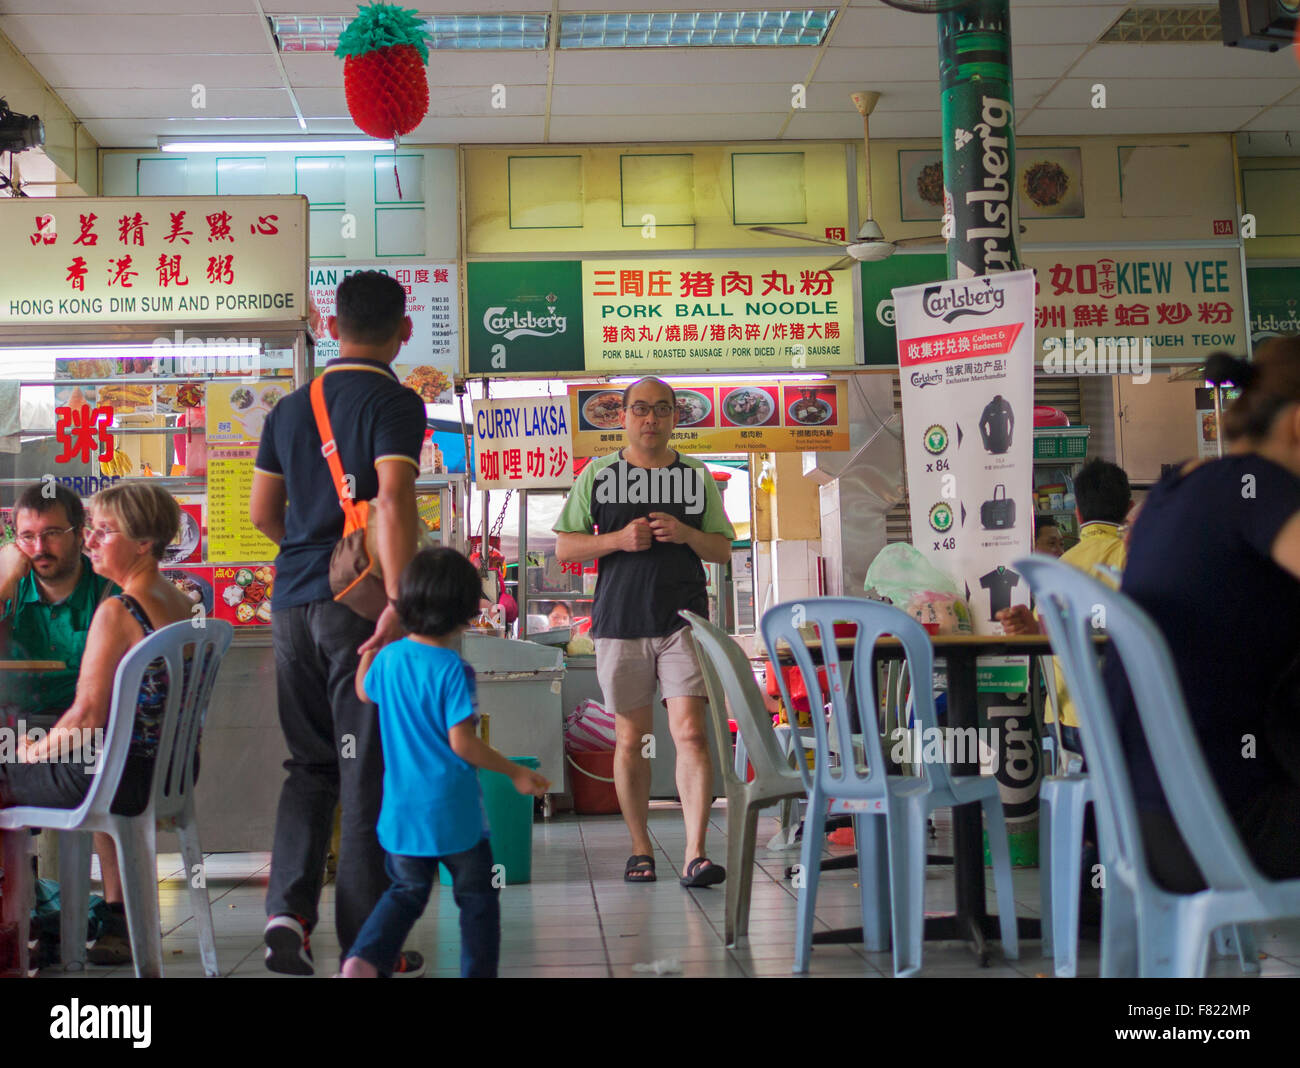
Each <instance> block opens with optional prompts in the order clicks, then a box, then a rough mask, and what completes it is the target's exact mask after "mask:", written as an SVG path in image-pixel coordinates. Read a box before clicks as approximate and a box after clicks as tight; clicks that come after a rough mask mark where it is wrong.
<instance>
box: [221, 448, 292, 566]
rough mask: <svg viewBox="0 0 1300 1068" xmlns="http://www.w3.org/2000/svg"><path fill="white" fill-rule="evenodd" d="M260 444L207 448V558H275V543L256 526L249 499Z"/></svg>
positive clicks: (251, 492)
mask: <svg viewBox="0 0 1300 1068" xmlns="http://www.w3.org/2000/svg"><path fill="white" fill-rule="evenodd" d="M256 457H257V447H256V446H254V445H243V446H239V447H236V448H230V447H217V448H211V449H209V450H208V559H209V560H272V559H274V558H275V554H276V551H277V550H276V547H275V544H274V542H272V541H271V540H270V539H269V538H267V537H266V535H264V534H263V533H262V532H261V531H259V530H258V529H257V528H256V527H255V526H253V521H252V520H251V519H250V518H249V515H248V502H249V499H250V498H251V497H252V494H253V461H254V459H256Z"/></svg>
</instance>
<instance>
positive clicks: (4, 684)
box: [0, 482, 131, 964]
mask: <svg viewBox="0 0 1300 1068" xmlns="http://www.w3.org/2000/svg"><path fill="white" fill-rule="evenodd" d="M85 522H86V510H85V508H84V507H82V504H81V498H80V497H78V496H77V495H76V494H75V493H74V492H73V491H72V490H70V489H68V487H67V486H62V485H59V484H57V483H53V482H42V483H37V484H36V485H32V486H28V487H27V488H26V489H25V490H23V492H22V493H21V494H19V496H18V500H17V501H16V502H15V505H14V532H15V534H16V536H17V538H16V541H15V542H14V543H13V544H11V545H6V546H5V547H4V548H2V549H0V659H13V660H61V661H63V663H64V664H65V665H66V667H64V668H61V669H60V670H58V671H42V672H39V673H26V672H8V671H6V672H0V725H7V726H9V727H10V728H11V729H21V730H24V731H27V730H31V729H32V728H33V727H39V728H41V729H42V730H48V729H49V728H50V727H52V726H53V725H54V723H55V721H56V720H58V718H59V717H60V716H61V715H63V713H64V712H66V711H67V709H68V707H69V706H70V705H71V704H72V702H73V699H74V698H75V697H76V692H77V675H78V673H79V672H80V670H81V656H82V653H83V652H84V651H85V648H86V635H87V633H89V631H90V620H91V618H92V617H93V616H94V614H95V609H96V608H98V607H99V604H100V602H101V601H103V600H105V599H107V598H108V597H111V596H113V595H114V594H117V593H119V592H121V591H119V590H118V588H117V586H116V585H114V584H113V583H112V582H110V581H109V580H108V579H106V578H104V577H103V576H101V575H97V574H96V573H95V570H94V568H92V567H91V566H90V561H89V559H87V558H86V557H85V556H84V555H82V546H83V542H84V535H83V528H84V526H85ZM6 719H8V720H11V721H12V722H10V723H9V724H4V723H3V721H4V720H6ZM95 851H96V852H97V853H99V855H100V858H101V864H103V858H104V857H105V856H108V857H114V856H115V855H114V853H113V844H112V839H111V838H109V837H108V836H107V835H103V834H98V833H97V834H96V835H95ZM113 870H114V871H116V863H115V861H114V862H113ZM106 878H107V875H106ZM109 908H110V913H111V915H110V916H109V919H108V922H107V925H106V927H105V930H104V932H103V934H101V937H100V938H99V940H98V941H96V943H95V945H94V946H93V947H91V949H90V950H89V951H88V953H87V959H88V960H89V961H90V963H92V964H127V963H130V960H131V951H130V943H129V942H128V941H127V929H126V917H125V915H124V913H123V912H122V911H121V906H120V905H117V906H109ZM109 936H111V937H109Z"/></svg>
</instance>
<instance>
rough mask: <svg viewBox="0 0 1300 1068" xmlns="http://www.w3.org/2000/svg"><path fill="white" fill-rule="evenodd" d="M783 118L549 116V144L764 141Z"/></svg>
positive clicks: (774, 134)
mask: <svg viewBox="0 0 1300 1068" xmlns="http://www.w3.org/2000/svg"><path fill="white" fill-rule="evenodd" d="M783 121H784V119H783V118H778V117H777V116H773V115H689V116H685V117H683V116H681V115H642V116H640V117H638V118H636V119H635V120H629V119H627V118H624V117H619V116H609V115H596V116H568V115H561V116H552V118H551V140H552V141H573V142H587V141H766V140H769V139H772V138H775V137H776V135H777V131H778V130H780V129H781V123H782V122H783Z"/></svg>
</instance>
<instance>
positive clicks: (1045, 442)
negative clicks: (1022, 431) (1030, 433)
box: [1034, 426, 1092, 460]
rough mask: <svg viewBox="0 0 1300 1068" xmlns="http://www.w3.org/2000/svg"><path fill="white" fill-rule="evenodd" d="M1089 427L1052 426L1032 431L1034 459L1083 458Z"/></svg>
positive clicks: (1085, 453) (1089, 431)
mask: <svg viewBox="0 0 1300 1068" xmlns="http://www.w3.org/2000/svg"><path fill="white" fill-rule="evenodd" d="M1091 433H1092V428H1091V427H1086V426H1071V427H1052V428H1050V429H1048V428H1044V429H1042V430H1035V431H1034V459H1035V460H1085V459H1087V457H1088V435H1089V434H1091Z"/></svg>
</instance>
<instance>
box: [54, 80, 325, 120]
mask: <svg viewBox="0 0 1300 1068" xmlns="http://www.w3.org/2000/svg"><path fill="white" fill-rule="evenodd" d="M339 95H340V96H342V93H341V92H340V94H339ZM59 96H60V97H61V98H62V100H63V102H64V103H65V104H67V105H68V107H69V108H71V109H72V112H73V114H75V115H76V116H77V117H78V118H79V119H81V120H82V121H83V122H84V121H86V120H88V119H140V118H171V117H173V116H175V115H178V114H183V113H187V112H191V111H193V112H194V113H195V115H196V116H197V117H202V118H227V117H230V116H249V117H257V116H263V115H270V116H281V117H284V116H292V115H293V107H292V106H291V105H290V103H289V93H288V92H287V91H286V90H284V89H211V90H209V91H208V93H207V100H206V103H207V107H206V108H201V109H198V108H194V107H192V106H191V105H192V103H193V100H194V96H193V94H192V93H191V92H190V87H189V86H185V87H184V88H181V89H169V90H163V91H161V92H152V93H142V92H140V91H139V90H138V89H63V90H61V91H60V93H59ZM343 113H344V114H346V113H347V108H346V107H344V109H343Z"/></svg>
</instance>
